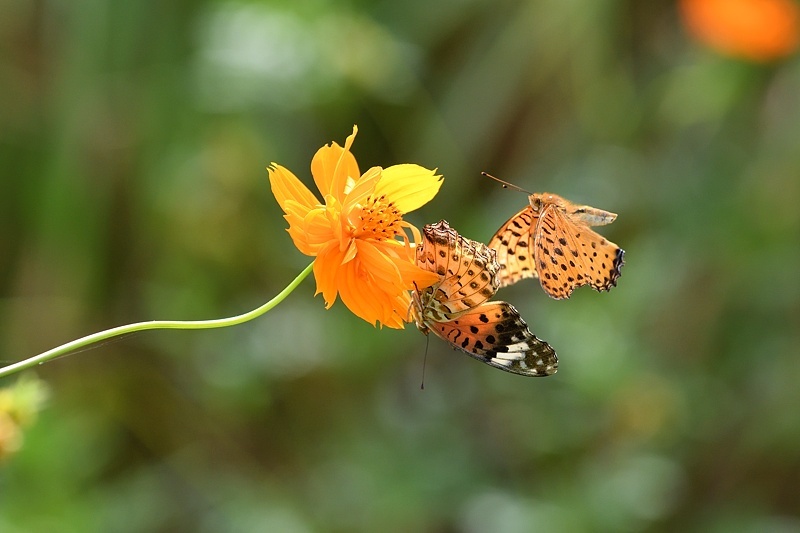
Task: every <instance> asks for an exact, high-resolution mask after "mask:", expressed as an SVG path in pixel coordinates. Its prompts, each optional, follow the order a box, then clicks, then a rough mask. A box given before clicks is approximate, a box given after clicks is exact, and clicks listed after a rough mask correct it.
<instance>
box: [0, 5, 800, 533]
mask: <svg viewBox="0 0 800 533" xmlns="http://www.w3.org/2000/svg"><path fill="white" fill-rule="evenodd" d="M353 124H358V126H359V136H358V137H357V139H356V142H355V145H354V149H353V151H354V153H355V155H356V157H357V159H358V160H359V163H360V165H361V167H362V170H363V169H366V168H367V167H369V166H372V165H382V166H389V165H391V164H395V163H403V162H413V163H418V164H421V165H425V166H427V167H437V168H438V169H439V171H440V172H441V173H442V174H443V175H444V176H445V181H444V185H443V187H442V190H441V193H440V194H439V195H438V197H437V198H436V199H435V200H434V201H433V202H431V203H430V204H428V205H426V206H425V207H424V208H423V209H420V210H419V211H416V212H414V213H412V214H411V215H409V216H408V217H407V219H408V220H409V221H411V222H412V223H414V224H415V225H417V226H418V227H421V226H422V225H424V224H425V223H429V222H435V221H438V220H439V219H441V218H444V219H447V220H448V221H449V222H450V223H451V224H452V225H453V226H454V227H455V228H457V229H458V230H459V231H460V232H461V233H463V234H464V235H465V236H467V237H470V238H473V239H477V240H481V241H484V242H486V241H488V240H489V238H490V237H491V236H492V234H493V233H494V231H495V230H496V229H497V228H498V227H499V226H500V224H501V223H503V222H504V221H505V220H506V219H507V218H508V217H509V216H510V215H512V214H513V213H515V212H516V211H518V210H519V209H521V208H522V207H523V206H524V205H525V203H526V198H525V196H524V195H522V194H519V193H515V192H511V191H507V190H503V189H502V188H500V187H499V186H498V185H497V184H496V183H493V182H491V181H489V180H487V179H485V178H482V177H481V176H480V171H487V172H490V173H493V174H495V175H497V176H499V177H502V178H505V179H507V180H510V181H512V182H514V183H516V184H518V185H520V186H522V187H524V188H526V189H528V190H534V191H550V192H555V193H558V194H561V195H563V196H565V197H567V198H569V199H571V200H573V201H575V202H579V203H588V204H591V205H593V206H595V207H600V208H603V209H607V210H609V211H613V212H616V213H619V218H618V219H617V221H616V222H615V223H614V224H612V225H611V226H607V227H604V228H600V230H599V231H600V233H602V234H603V235H604V236H606V237H608V238H610V239H611V240H613V241H615V242H617V243H618V244H619V245H620V246H622V247H623V248H624V249H625V250H626V256H625V257H626V263H627V264H626V266H625V267H624V269H623V271H622V277H621V278H620V281H619V286H618V287H617V288H615V289H614V290H612V291H611V292H609V293H603V294H598V293H596V292H594V291H591V290H589V289H588V288H582V289H580V290H578V291H576V293H575V294H574V295H573V297H572V298H571V299H570V300H568V301H555V300H551V299H549V298H548V297H547V296H546V295H545V294H544V293H543V292H542V291H541V290H540V288H539V286H538V284H537V283H535V282H532V281H528V282H525V283H520V284H518V285H517V286H514V287H511V288H508V289H503V290H502V291H500V292H499V294H498V298H502V299H504V300H508V301H510V302H512V303H513V304H514V305H515V306H516V307H517V308H518V309H519V310H520V311H521V313H522V315H523V316H524V317H525V318H526V320H527V321H528V323H529V325H530V327H531V329H532V330H533V331H534V333H536V334H537V335H538V336H539V337H540V338H543V339H545V340H547V341H548V342H550V343H551V344H552V345H553V346H554V347H555V348H556V350H557V351H558V354H559V357H560V368H559V372H558V374H557V375H555V376H553V377H550V378H547V379H524V378H521V377H518V376H514V375H511V374H507V373H504V372H498V371H496V370H493V369H491V368H489V367H488V366H486V365H482V364H480V363H478V362H476V361H474V360H472V359H471V358H469V357H466V356H465V355H463V354H461V353H458V352H454V351H452V350H451V349H449V348H448V347H447V346H446V345H445V344H444V343H443V342H441V341H439V340H438V339H436V338H432V339H431V340H430V346H429V351H428V356H427V369H426V378H425V390H424V391H421V390H420V381H421V375H422V365H423V355H424V353H425V350H426V341H425V338H424V337H423V336H422V335H421V334H419V333H418V332H417V331H416V330H415V328H414V327H413V326H410V327H408V328H406V330H404V331H394V330H388V329H384V330H376V329H374V328H372V327H371V326H370V325H369V324H367V323H365V322H363V321H360V320H359V319H357V318H356V317H354V316H353V315H352V314H350V313H349V311H348V310H347V309H346V308H345V307H344V306H343V305H342V304H341V302H339V303H337V304H336V305H335V306H334V307H333V308H332V309H330V310H328V311H326V310H325V309H324V305H323V301H322V299H321V297H317V298H313V293H314V283H313V280H310V279H309V280H306V281H305V282H304V283H303V285H301V286H300V288H299V289H298V290H296V291H295V292H294V293H293V294H292V295H291V296H290V297H289V298H288V299H287V300H286V301H285V302H283V303H282V304H281V305H280V306H279V307H277V308H276V309H275V310H274V311H272V312H271V313H269V314H267V315H266V316H264V317H262V318H261V319H259V320H257V321H255V322H252V323H249V324H246V325H242V326H238V327H235V328H231V329H226V330H217V331H202V332H181V331H161V332H146V333H141V334H138V335H134V336H132V337H128V338H125V339H123V340H120V341H117V342H111V343H108V344H106V345H103V346H101V347H99V348H96V349H92V350H88V351H85V352H82V353H80V354H77V355H71V356H68V357H65V358H62V359H59V360H56V361H54V362H51V363H48V364H46V365H43V366H41V367H40V368H37V369H36V370H35V372H34V371H28V374H31V373H34V374H35V375H36V376H38V377H39V378H41V379H42V380H43V381H44V383H46V385H47V387H48V389H49V400H48V402H47V403H46V404H45V406H44V407H43V410H42V411H41V412H40V414H39V419H38V421H37V422H36V423H35V424H34V425H32V426H30V427H29V428H28V429H27V431H26V432H25V435H24V443H23V446H22V448H21V449H20V451H19V452H18V453H16V454H15V455H13V456H11V457H9V458H8V459H6V460H5V461H4V462H3V463H2V464H0V530H2V531H3V532H49V531H59V532H72V531H75V532H78V531H80V532H85V531H116V532H127V531H131V532H133V531H200V532H250V531H281V532H305V531H337V532H338V531H342V532H344V531H397V532H401V531H402V532H405V531H426V532H448V531H459V532H462V531H463V532H484V531H501V532H525V531H644V530H647V531H676V530H688V531H712V532H728V531H771V532H789V531H800V483H799V482H800V279H798V273H799V271H800V209H799V208H798V206H799V205H800V59H799V58H798V56H793V57H789V58H788V59H785V60H783V61H779V62H775V63H772V64H766V65H765V64H752V63H746V62H743V61H739V60H736V59H731V58H725V57H722V56H720V55H718V54H716V53H715V52H714V51H712V50H710V49H708V48H705V47H704V46H703V45H701V44H699V43H697V42H695V41H694V40H693V39H692V38H691V36H689V35H688V34H687V32H686V30H685V29H684V27H683V25H682V24H681V19H680V16H679V13H678V11H677V9H676V6H675V5H674V3H673V2H669V1H662V0H655V1H651V2H634V1H608V0H602V1H598V0H567V1H561V0H558V1H557V0H543V1H536V2H533V1H531V2H525V1H520V0H499V1H498V0H461V1H457V0H441V1H439V2H430V1H420V0H409V1H406V2H391V1H372V2H370V1H366V0H364V1H356V0H353V1H341V2H340V1H336V2H334V1H324V0H316V1H314V0H308V1H305V0H300V1H298V0H293V1H265V2H243V1H239V2H228V1H188V0H184V1H177V2H157V1H153V0H144V1H139V2H119V1H114V0H84V1H74V2H69V1H41V0H0V174H1V177H0V318H1V320H0V359H1V360H2V363H3V364H9V363H12V362H15V361H17V360H20V359H23V358H25V357H29V356H31V355H34V354H36V353H38V352H41V351H44V350H46V349H49V348H52V347H54V346H56V345H58V344H61V343H63V342H66V341H68V340H71V339H73V338H76V337H78V336H81V335H85V334H88V333H92V332H95V331H98V330H101V329H105V328H108V327H112V326H116V325H120V324H124V323H129V322H136V321H141V320H151V319H202V318H214V317H223V316H229V315H233V314H238V313H240V312H243V311H246V310H249V309H251V308H253V307H256V306H257V305H259V304H261V303H263V302H264V301H266V300H267V299H269V298H271V297H272V296H273V295H274V294H276V293H277V292H278V291H279V290H280V289H281V288H283V287H284V286H286V285H287V284H288V283H289V281H291V279H292V278H293V277H294V276H295V275H296V274H297V273H298V272H299V271H300V270H301V269H302V268H303V267H304V266H305V265H306V264H308V262H309V258H307V257H305V256H302V255H301V254H300V253H299V252H298V251H297V250H296V249H295V248H294V247H293V245H292V243H291V240H290V239H289V237H288V235H287V233H286V232H285V227H286V224H285V221H284V220H283V219H282V217H281V215H282V213H281V212H280V209H279V208H278V206H277V204H276V202H275V200H274V198H273V197H272V196H271V193H270V190H269V185H268V181H267V173H266V170H265V167H266V166H267V165H268V164H269V163H270V162H271V161H276V162H279V163H281V164H283V165H285V166H287V167H288V168H290V169H292V170H293V171H294V172H295V173H296V174H297V175H298V176H300V177H301V178H302V179H304V180H305V182H306V183H307V184H309V186H311V185H312V181H311V179H310V173H309V170H308V168H309V163H310V159H311V157H312V155H313V154H314V152H315V151H316V150H317V149H318V148H319V147H320V146H322V145H323V144H325V143H328V142H330V141H332V140H335V141H337V142H339V143H340V144H341V143H343V142H344V139H345V137H346V136H347V135H348V134H349V133H350V131H351V128H352V126H353ZM16 379H17V378H15V377H14V378H6V379H3V380H0V387H2V386H10V385H12V384H13V383H15V381H16Z"/></svg>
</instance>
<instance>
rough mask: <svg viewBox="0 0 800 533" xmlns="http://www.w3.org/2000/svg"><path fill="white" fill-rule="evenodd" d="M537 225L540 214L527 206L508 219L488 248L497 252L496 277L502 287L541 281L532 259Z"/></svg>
mask: <svg viewBox="0 0 800 533" xmlns="http://www.w3.org/2000/svg"><path fill="white" fill-rule="evenodd" d="M538 223H539V214H538V213H536V212H535V211H534V210H533V207H531V206H527V207H526V208H525V209H523V210H522V211H520V212H519V213H517V214H516V215H514V216H513V217H511V218H510V219H508V220H507V221H506V223H505V224H503V225H502V226H501V227H500V229H499V230H497V233H495V234H494V237H492V239H491V240H490V241H489V248H491V249H493V250H496V251H497V262H498V263H500V271H499V272H498V273H497V282H498V283H499V284H500V287H507V286H508V285H513V284H514V283H516V282H518V281H520V280H522V279H525V278H538V277H539V274H538V272H537V270H536V263H535V261H534V259H533V250H534V248H533V245H534V242H533V234H534V232H535V230H536V225H537V224H538Z"/></svg>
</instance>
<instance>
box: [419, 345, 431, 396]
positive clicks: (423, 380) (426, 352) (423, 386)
mask: <svg viewBox="0 0 800 533" xmlns="http://www.w3.org/2000/svg"><path fill="white" fill-rule="evenodd" d="M430 343H431V338H430V337H428V336H427V335H425V355H424V356H423V357H422V381H421V382H420V384H419V390H425V364H426V363H427V362H428V346H429V345H430Z"/></svg>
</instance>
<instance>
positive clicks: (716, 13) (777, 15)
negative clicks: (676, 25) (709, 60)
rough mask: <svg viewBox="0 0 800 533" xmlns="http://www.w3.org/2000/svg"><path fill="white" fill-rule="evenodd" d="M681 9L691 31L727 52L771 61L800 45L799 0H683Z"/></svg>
mask: <svg viewBox="0 0 800 533" xmlns="http://www.w3.org/2000/svg"><path fill="white" fill-rule="evenodd" d="M680 8H681V14H682V17H683V21H684V24H685V25H686V26H687V28H688V29H689V31H690V32H691V33H692V34H693V35H694V36H695V37H696V38H697V39H698V40H700V41H702V42H704V43H705V44H707V45H709V46H711V47H713V48H715V49H717V50H718V51H720V52H722V53H724V54H728V55H732V56H736V57H742V58H745V59H750V60H754V61H769V60H771V59H776V58H779V57H784V56H787V55H789V54H791V53H792V52H794V51H795V50H796V49H797V47H798V44H800V6H799V5H798V3H797V2H796V1H795V0H681V2H680Z"/></svg>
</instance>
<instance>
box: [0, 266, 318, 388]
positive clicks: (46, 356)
mask: <svg viewBox="0 0 800 533" xmlns="http://www.w3.org/2000/svg"><path fill="white" fill-rule="evenodd" d="M313 267H314V263H313V262H312V263H311V264H310V265H308V266H307V267H306V268H305V269H304V270H303V271H302V272H300V274H298V276H297V277H296V278H294V281H292V282H291V283H290V284H289V285H288V286H287V287H286V288H285V289H283V290H282V291H281V292H280V293H278V295H277V296H275V298H273V299H272V300H270V301H268V302H267V303H265V304H264V305H262V306H261V307H258V308H256V309H253V310H252V311H248V312H247V313H244V314H241V315H237V316H232V317H230V318H217V319H213V320H153V321H150V322H137V323H135V324H128V325H125V326H118V327H116V328H111V329H107V330H105V331H100V332H98V333H93V334H91V335H87V336H86V337H81V338H80V339H75V340H74V341H70V342H68V343H66V344H62V345H61V346H58V347H56V348H53V349H52V350H48V351H46V352H44V353H40V354H39V355H35V356H33V357H30V358H28V359H25V360H24V361H20V362H18V363H14V364H12V365H8V366H4V367H2V368H0V378H2V377H5V376H10V375H11V374H14V373H16V372H19V371H20V370H25V369H26V368H30V367H32V366H35V365H38V364H42V363H44V362H46V361H49V360H51V359H53V358H54V357H58V356H61V355H64V354H67V353H69V352H71V351H73V350H77V349H78V348H83V347H84V346H89V345H90V344H94V343H95V342H100V341H104V340H106V339H110V338H112V337H117V336H119V335H125V334H126V333H134V332H137V331H145V330H148V329H213V328H226V327H228V326H236V325H238V324H242V323H244V322H247V321H249V320H253V319H254V318H257V317H259V316H261V315H263V314H264V313H266V312H267V311H269V310H270V309H272V308H273V307H275V306H276V305H278V304H279V303H281V302H282V301H283V300H284V298H286V297H287V296H288V295H289V293H291V292H292V291H293V290H295V289H296V288H297V286H298V285H300V282H301V281H303V280H304V279H305V278H306V276H308V274H309V273H310V272H311V269H312V268H313Z"/></svg>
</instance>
